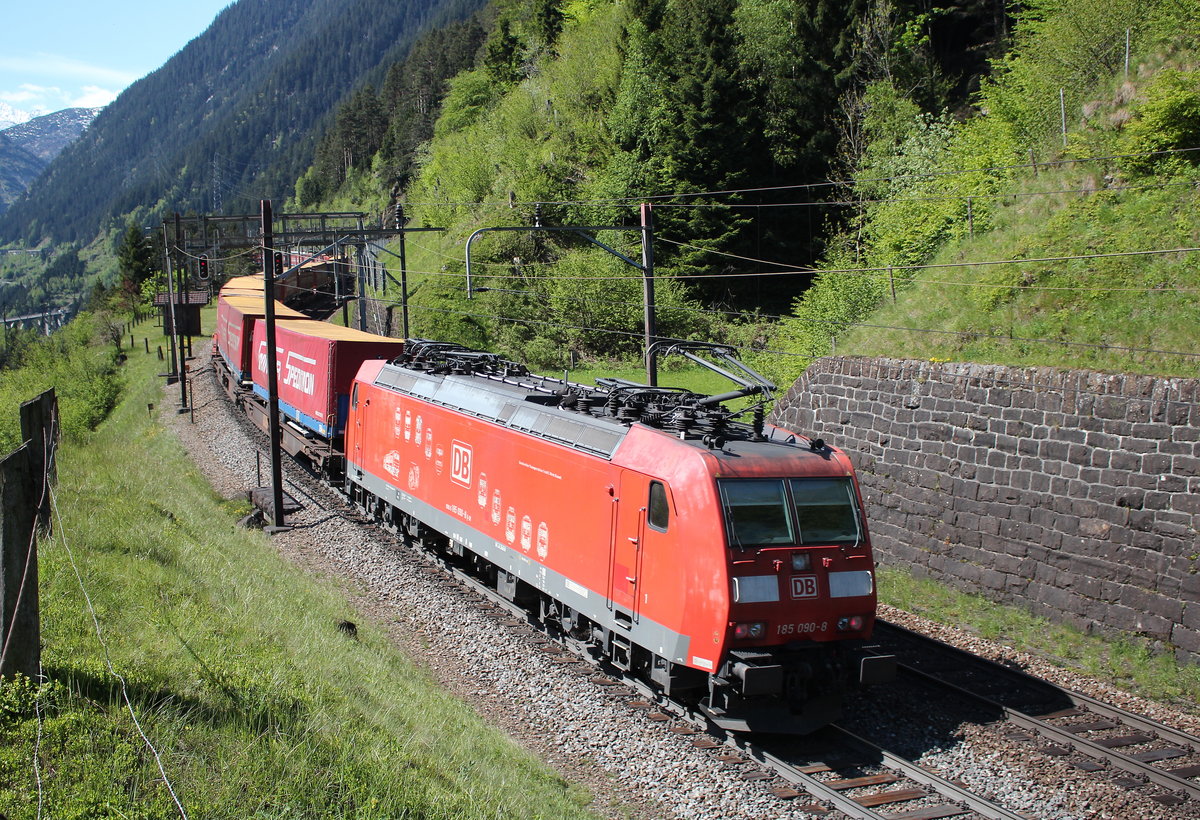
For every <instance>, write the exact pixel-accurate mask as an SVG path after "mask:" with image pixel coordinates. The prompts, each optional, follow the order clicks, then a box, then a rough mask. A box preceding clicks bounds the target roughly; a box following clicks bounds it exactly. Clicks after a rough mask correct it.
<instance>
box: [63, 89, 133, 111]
mask: <svg viewBox="0 0 1200 820" xmlns="http://www.w3.org/2000/svg"><path fill="white" fill-rule="evenodd" d="M120 93H121V92H119V91H109V90H108V89H107V88H100V87H99V86H95V85H85V86H84V87H83V93H82V94H81V95H80V96H78V97H76V98H75V99H73V100H71V104H70V107H71V108H103V107H104V106H106V105H108V104H109V103H110V102H112V101H113V100H115V99H116V98H117V95H118V94H120Z"/></svg>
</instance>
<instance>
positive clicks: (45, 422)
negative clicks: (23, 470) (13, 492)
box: [21, 387, 58, 528]
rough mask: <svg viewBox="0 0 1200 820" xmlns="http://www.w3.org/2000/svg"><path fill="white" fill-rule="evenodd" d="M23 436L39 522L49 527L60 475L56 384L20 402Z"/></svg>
mask: <svg viewBox="0 0 1200 820" xmlns="http://www.w3.org/2000/svg"><path fill="white" fill-rule="evenodd" d="M21 438H22V440H24V441H25V442H26V443H28V444H29V458H30V461H31V464H32V468H33V481H34V484H35V486H34V488H33V503H34V505H35V506H36V507H37V513H38V523H39V524H40V525H41V526H43V527H46V528H49V526H50V493H49V487H50V485H51V484H53V483H54V480H55V477H56V476H57V475H58V470H57V467H56V466H55V459H54V455H55V453H56V451H57V449H58V399H57V397H56V396H55V393H54V388H53V387H52V388H50V389H49V390H47V391H46V392H45V393H42V395H40V396H38V397H37V398H34V399H30V400H29V401H27V402H25V403H24V404H22V405H21Z"/></svg>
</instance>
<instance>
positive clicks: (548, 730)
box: [162, 350, 1200, 820]
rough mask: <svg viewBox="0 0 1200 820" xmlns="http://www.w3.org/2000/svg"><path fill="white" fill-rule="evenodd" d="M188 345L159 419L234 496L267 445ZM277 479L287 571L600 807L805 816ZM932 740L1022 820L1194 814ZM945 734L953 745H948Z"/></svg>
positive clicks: (1030, 763)
mask: <svg viewBox="0 0 1200 820" xmlns="http://www.w3.org/2000/svg"><path fill="white" fill-rule="evenodd" d="M197 352H198V354H199V355H197V357H196V360H195V361H194V362H193V363H192V370H193V373H194V376H193V382H192V385H191V387H192V401H193V403H194V406H195V408H196V409H195V412H194V414H193V415H194V422H193V421H191V419H192V417H193V415H189V414H177V413H175V412H174V407H173V406H172V402H171V401H170V398H168V399H167V401H166V404H167V405H168V406H167V407H165V408H164V409H163V410H162V413H163V418H164V419H165V420H166V421H167V422H168V423H169V424H170V425H171V426H172V427H173V429H174V430H175V431H176V433H177V434H178V436H179V438H180V440H181V442H182V443H183V445H184V447H185V448H186V449H187V450H188V452H189V453H190V454H191V455H192V457H193V459H194V460H195V461H196V463H197V465H198V467H199V468H200V470H201V471H202V472H203V473H204V474H205V475H206V476H207V477H208V479H209V480H210V481H211V483H212V484H213V486H214V488H215V489H216V491H217V492H218V493H220V494H221V495H222V496H225V497H227V498H245V497H246V493H247V491H248V490H249V489H251V488H252V487H253V486H255V485H256V484H257V477H256V465H255V457H254V453H255V450H259V451H264V452H265V449H266V441H265V436H263V435H262V434H261V433H260V432H259V431H257V430H256V429H254V428H253V427H252V426H251V425H250V424H249V423H248V422H247V421H246V420H245V418H244V417H242V416H241V415H240V414H238V413H237V412H236V411H235V410H234V408H233V407H232V405H231V403H230V402H229V401H228V400H227V398H226V396H225V394H224V392H223V391H222V390H221V389H220V388H219V386H218V384H217V381H216V378H215V376H214V373H213V370H212V367H211V364H210V362H209V361H208V358H209V354H208V351H207V350H205V351H203V352H201V351H199V350H198V351H197ZM263 463H264V464H266V463H267V460H266V459H265V458H264V459H263ZM285 484H286V485H287V492H288V493H289V494H290V495H292V496H293V497H294V498H296V500H298V501H299V502H300V503H301V504H303V505H304V508H303V509H302V510H301V511H300V512H299V513H296V514H294V515H293V516H291V517H290V520H289V522H288V523H289V524H291V525H293V527H294V529H292V530H290V531H288V532H283V533H278V534H275V535H273V536H272V539H273V540H272V543H273V544H274V545H275V546H276V548H277V549H278V550H279V551H280V552H281V553H282V554H283V555H285V556H286V557H287V558H289V559H290V560H291V561H292V562H294V563H295V564H297V565H299V566H302V567H304V568H305V569H307V570H309V571H311V572H313V573H314V574H317V575H320V576H323V577H326V578H332V579H334V580H335V582H338V583H339V586H340V587H341V588H342V589H343V590H345V592H346V595H347V598H348V600H349V601H350V603H351V605H352V606H353V607H354V608H355V610H356V611H357V612H359V614H360V617H361V618H362V619H363V620H364V621H369V622H372V623H374V624H376V625H378V626H380V627H381V628H382V629H384V630H385V631H386V632H387V634H388V635H389V636H390V637H391V638H392V640H393V641H394V642H395V644H396V645H397V647H398V648H399V649H400V650H401V651H404V652H406V653H408V654H409V655H410V656H411V657H413V658H414V659H415V660H416V661H417V662H418V663H420V664H422V665H424V666H425V667H426V668H428V669H429V670H430V671H431V672H432V673H433V674H434V675H435V676H436V677H437V679H438V680H439V681H440V682H441V683H442V685H444V686H446V687H447V688H449V689H450V690H451V691H453V692H454V693H455V694H456V695H458V696H459V697H461V698H462V699H463V700H465V701H466V702H467V703H469V704H470V705H471V706H472V707H473V708H474V709H475V710H476V711H477V712H478V713H480V714H481V715H482V716H483V717H484V718H485V719H486V720H487V721H488V722H490V723H492V724H494V725H496V726H498V727H499V728H501V729H503V730H504V731H506V732H508V733H509V734H510V735H511V736H512V737H514V738H515V739H516V740H517V741H518V742H520V743H521V744H522V745H524V746H526V747H527V748H529V749H531V750H533V751H534V752H535V753H537V754H538V755H540V756H541V757H542V758H543V759H544V760H546V761H547V762H548V763H549V764H550V765H552V766H553V767H555V768H556V769H557V770H558V771H559V772H560V773H561V774H562V775H563V776H564V777H566V778H567V779H569V780H572V781H574V782H577V783H581V784H583V785H585V786H587V787H588V788H590V789H591V790H592V793H593V794H594V795H595V798H596V801H595V809H596V810H597V812H599V813H601V814H603V815H606V816H610V817H621V818H627V817H638V818H659V817H678V818H687V820H708V818H764V817H772V818H776V817H777V818H792V817H809V816H812V815H810V814H808V813H807V812H804V811H803V810H802V809H801V807H802V806H803V805H804V804H807V803H809V802H810V801H809V800H807V799H805V798H803V797H801V798H798V799H795V800H791V801H787V800H781V799H779V798H777V797H775V796H774V795H772V794H770V793H769V792H768V791H767V786H769V785H772V781H770V780H767V781H761V782H747V781H745V780H743V779H741V777H740V774H741V773H742V772H744V771H745V769H744V768H741V767H737V766H722V765H720V764H718V763H716V762H715V761H714V753H713V752H711V751H704V750H700V749H696V748H694V747H693V746H692V743H691V741H692V738H689V737H686V736H679V735H675V734H672V733H671V732H669V731H668V729H667V725H665V724H663V723H659V722H654V721H652V720H650V719H649V718H648V717H647V716H646V714H645V712H644V711H639V710H635V709H631V708H630V707H629V706H628V705H627V703H628V699H627V698H624V697H620V696H617V695H613V694H610V693H606V691H605V690H604V689H603V688H602V687H600V686H597V685H596V684H594V683H592V682H591V681H590V680H589V677H591V676H592V675H594V674H595V673H594V671H593V670H591V669H590V668H589V667H587V666H586V665H584V664H573V663H562V662H560V661H556V660H555V659H554V657H553V655H552V654H551V653H549V652H546V651H544V649H542V648H539V647H538V646H536V645H535V644H534V642H531V641H530V640H529V638H528V637H523V636H522V635H520V634H519V630H514V629H513V628H512V627H510V626H507V625H505V624H504V623H502V618H501V616H499V615H498V614H496V613H495V612H494V611H492V610H491V609H490V608H489V607H484V606H481V605H480V601H481V599H480V598H478V597H477V596H475V595H473V594H467V593H464V592H463V590H462V588H461V587H460V586H459V585H458V584H457V583H455V582H453V581H452V580H450V579H448V578H446V577H444V576H438V575H431V574H430V573H429V572H428V571H427V567H428V564H427V563H425V562H424V560H423V559H422V558H420V557H419V556H417V555H415V554H414V553H413V552H411V551H409V550H408V548H406V547H404V546H403V545H402V544H400V543H399V541H398V539H396V538H394V537H392V536H391V535H389V534H388V533H386V532H384V531H382V530H380V529H378V528H376V527H374V526H372V525H369V524H367V523H364V522H362V521H361V520H360V518H359V516H358V515H357V514H355V513H354V512H352V511H351V510H349V509H347V508H346V507H345V505H344V503H343V502H342V501H341V499H340V498H339V497H338V496H337V495H336V494H334V493H332V492H330V491H328V490H327V489H324V488H321V487H318V486H315V485H314V483H313V481H312V480H311V478H310V477H308V476H307V474H305V473H303V472H302V471H300V470H297V469H296V468H295V467H294V466H291V465H287V464H285ZM883 614H884V616H885V617H887V618H888V619H889V620H893V621H895V622H896V623H899V624H901V625H904V626H908V627H909V628H913V629H917V630H920V631H926V632H928V633H930V634H933V635H934V636H935V637H938V638H939V639H941V640H944V641H946V642H948V643H953V644H955V645H959V646H962V647H963V648H966V649H969V650H971V651H976V652H981V654H983V653H987V652H992V653H1003V651H1005V650H1004V648H1003V647H996V646H982V644H983V643H984V642H981V641H978V639H972V638H971V637H970V636H968V635H965V634H964V633H961V632H960V631H958V630H951V629H949V628H947V627H942V626H939V625H936V624H931V623H929V622H925V621H923V620H921V619H917V618H915V617H914V616H909V615H907V613H903V612H899V611H896V610H891V609H887V608H885V611H884V613H883ZM330 628H331V629H334V628H336V625H334V624H331V625H330ZM1008 651H1009V652H1011V650H1008ZM988 656H989V657H992V655H988ZM1022 662H1027V663H1028V664H1029V668H1030V669H1031V671H1033V672H1034V673H1035V674H1038V675H1040V676H1042V677H1045V678H1046V679H1047V680H1050V681H1052V682H1055V683H1061V684H1063V685H1069V686H1071V687H1072V688H1075V689H1077V690H1079V691H1084V692H1085V693H1086V694H1089V695H1092V696H1093V697H1097V698H1100V699H1103V700H1108V701H1110V702H1114V703H1116V704H1117V705H1122V706H1125V707H1126V708H1136V709H1137V711H1140V712H1143V713H1144V714H1148V715H1149V716H1151V717H1153V718H1155V719H1156V720H1160V721H1162V722H1164V723H1168V724H1171V725H1176V726H1178V727H1179V728H1182V729H1184V730H1186V731H1191V732H1196V731H1198V729H1200V721H1197V720H1196V719H1195V718H1192V717H1190V716H1187V715H1181V714H1178V713H1175V712H1173V710H1168V709H1166V708H1165V707H1161V706H1159V705H1157V704H1149V703H1145V702H1142V701H1137V700H1136V699H1131V698H1130V696H1127V695H1125V694H1124V693H1120V692H1117V691H1115V690H1111V689H1110V688H1108V687H1104V686H1101V685H1096V684H1095V682H1089V681H1088V680H1087V679H1082V678H1079V677H1078V676H1074V675H1068V674H1067V673H1064V672H1062V671H1061V670H1057V669H1056V668H1055V667H1052V666H1050V665H1048V664H1043V663H1039V662H1037V661H1036V659H1031V658H1030V659H1026V658H1022ZM1131 702H1132V703H1134V704H1135V705H1134V706H1132V707H1131V706H1130V703H1131ZM929 708H931V707H930V706H929V704H923V705H922V704H913V703H909V702H906V701H905V699H904V694H903V692H902V691H897V692H895V693H892V694H890V695H889V694H887V693H879V695H878V696H877V697H873V696H872V694H871V693H867V694H865V695H862V696H858V697H855V698H852V699H851V700H850V701H849V702H848V706H847V711H848V712H852V713H853V716H854V718H853V719H854V722H855V724H856V728H857V729H859V730H862V729H863V728H864V727H866V728H870V727H872V726H873V727H874V730H875V731H878V732H880V733H881V736H884V735H886V733H889V732H891V733H902V732H915V733H920V732H923V731H928V730H929V727H930V726H931V725H932V724H933V723H934V722H935V721H936V720H937V719H936V718H935V717H931V716H929V715H927V714H924V713H923V711H922V710H924V709H929ZM937 736H938V737H939V738H940V740H939V744H940V745H939V748H936V749H933V748H931V749H928V750H927V751H925V753H924V756H923V757H922V760H921V762H922V763H923V764H925V765H927V766H929V767H932V768H935V769H936V770H937V771H938V772H939V773H940V774H942V775H943V776H945V777H949V778H953V779H958V780H961V781H963V782H964V783H965V784H966V785H967V786H968V787H970V788H972V789H977V790H979V791H981V792H984V793H986V794H988V795H989V796H992V797H993V798H998V799H1001V800H1002V801H1003V802H1004V803H1005V804H1006V805H1007V806H1008V807H1009V808H1010V810H1012V811H1016V812H1020V813H1023V814H1025V815H1026V816H1029V817H1034V818H1046V820H1084V818H1114V820H1115V818H1128V817H1139V818H1146V819H1147V820H1151V819H1152V818H1162V820H1176V818H1182V817H1186V816H1191V815H1188V814H1182V813H1180V810H1179V809H1166V808H1164V807H1162V806H1160V805H1159V804H1157V803H1155V802H1152V801H1149V800H1148V799H1146V798H1145V797H1143V796H1141V795H1138V794H1136V793H1131V792H1126V791H1124V790H1123V789H1120V788H1118V787H1116V786H1113V785H1111V784H1108V783H1105V782H1103V781H1101V780H1100V779H1098V778H1097V777H1096V776H1094V775H1084V774H1083V773H1082V772H1079V771H1078V770H1075V769H1073V768H1072V767H1070V766H1068V765H1066V764H1065V763H1062V762H1060V761H1058V760H1055V759H1052V758H1049V757H1046V756H1043V755H1039V754H1037V753H1035V752H1033V751H1032V749H1031V748H1030V746H1028V745H1022V744H1020V743H1018V742H1015V741H1012V740H1009V739H1006V738H1005V737H1003V736H1002V734H1001V733H1000V731H999V730H998V729H997V728H995V727H989V726H979V725H962V726H942V727H938V731H937ZM947 737H952V738H954V742H953V743H951V744H949V745H946V742H945V738H947ZM776 784H777V781H776ZM896 810H897V811H898V810H900V809H899V808H897V809H896Z"/></svg>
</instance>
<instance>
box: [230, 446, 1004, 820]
mask: <svg viewBox="0 0 1200 820" xmlns="http://www.w3.org/2000/svg"><path fill="white" fill-rule="evenodd" d="M251 429H253V428H251ZM291 472H292V477H291V481H292V482H294V483H293V484H292V488H293V490H294V491H297V494H298V495H300V496H301V497H303V500H304V503H305V505H306V506H313V507H317V508H318V509H321V510H323V511H324V514H325V515H326V517H330V516H335V517H340V518H346V519H354V520H362V521H364V522H365V521H366V518H367V516H365V515H359V514H357V513H356V512H351V510H352V509H354V508H353V507H351V508H350V509H338V508H339V507H341V505H340V504H337V503H334V504H333V505H330V504H329V503H328V502H327V501H326V502H322V501H320V500H319V499H321V498H322V497H325V496H326V494H327V492H328V491H329V490H330V488H329V487H328V486H327V485H323V484H321V483H320V482H319V481H317V480H316V478H315V477H314V476H312V475H311V474H309V473H305V472H303V471H291ZM297 473H302V474H297ZM337 495H338V496H339V497H340V499H341V501H343V502H345V501H347V499H345V497H344V496H341V494H340V493H338V494H337ZM385 529H388V528H385ZM393 534H395V533H393ZM397 540H398V541H399V540H401V539H397ZM397 546H399V545H397ZM415 554H417V555H421V556H424V558H423V559H422V560H424V561H426V562H427V567H426V571H427V572H428V573H429V574H430V576H431V577H433V576H438V575H441V576H443V577H448V578H453V579H454V580H455V581H457V582H458V583H457V584H450V586H455V587H458V588H460V589H461V590H462V592H463V594H464V595H465V596H474V595H482V596H484V598H486V602H485V600H484V599H482V598H481V599H477V600H478V602H477V603H471V604H468V605H469V606H470V607H471V608H476V609H480V610H492V611H494V613H495V617H496V619H497V620H498V621H499V622H500V623H501V624H504V625H505V626H507V628H508V629H510V630H511V631H512V632H514V633H516V634H518V635H520V636H521V637H522V638H523V639H524V640H526V641H527V642H528V643H529V644H531V645H533V646H534V648H535V650H536V651H538V652H540V653H543V654H544V655H545V656H546V657H547V658H548V659H549V660H550V661H551V662H552V663H555V664H561V665H563V666H564V667H567V668H571V669H573V670H575V672H576V674H577V675H578V676H579V678H582V679H583V680H590V681H591V682H592V683H593V684H594V685H596V686H597V687H598V688H599V689H600V690H601V691H602V692H604V693H605V694H604V695H603V697H606V698H609V699H612V700H614V701H615V702H618V703H623V704H624V705H625V707H626V708H628V709H630V710H631V711H634V712H640V713H642V714H643V715H644V716H645V717H646V718H647V719H648V720H649V721H652V722H658V723H661V724H662V726H663V732H664V734H665V733H668V732H669V733H672V734H674V735H678V736H682V737H684V738H686V739H687V741H689V742H690V743H691V744H692V745H693V746H694V747H695V748H697V749H699V750H703V751H706V752H707V753H708V756H709V757H710V759H711V762H712V765H713V766H714V767H716V768H720V769H723V770H724V771H725V772H726V774H728V775H732V776H733V777H736V778H739V779H741V780H743V781H747V782H748V783H750V784H758V783H761V788H762V790H763V793H764V794H766V795H773V796H774V798H775V799H778V800H779V801H780V804H779V805H780V807H781V812H780V813H788V814H789V816H791V815H792V814H794V813H795V812H796V811H800V812H804V813H805V814H806V815H809V816H830V817H855V818H883V819H884V820H936V819H937V818H943V817H961V818H975V817H988V818H991V817H998V818H1021V817H1022V815H1020V814H1017V813H1014V812H1012V811H1010V810H1007V809H1005V808H1004V807H1003V806H1000V805H998V804H996V803H994V802H992V801H990V800H987V799H986V798H985V797H983V796H980V795H978V794H974V793H972V792H971V791H970V790H968V789H966V788H964V787H963V786H962V785H961V784H956V783H954V782H951V781H950V780H947V779H945V778H943V777H940V776H939V775H937V774H936V773H934V772H930V771H928V770H926V769H923V768H921V767H920V766H918V765H916V764H914V763H912V762H911V761H908V760H905V759H904V758H903V757H900V756H898V755H895V754H891V753H889V752H888V751H886V750H884V749H882V748H879V747H878V746H872V745H871V744H869V743H867V742H866V741H864V740H862V739H860V738H854V737H852V736H850V735H849V734H848V733H846V732H844V731H841V730H837V729H831V730H827V731H826V732H824V733H822V734H821V735H819V742H820V743H821V744H822V745H821V747H819V749H818V750H817V751H816V752H815V753H812V754H809V755H807V756H797V755H796V754H794V753H793V752H792V751H790V750H789V749H788V748H787V747H786V745H780V746H773V745H769V744H767V743H764V742H762V740H761V739H758V740H753V739H752V740H749V741H747V740H745V739H743V738H740V737H738V736H733V735H728V734H726V733H723V732H721V731H720V730H718V729H715V728H714V727H712V726H711V724H709V723H708V722H707V721H706V720H705V719H704V717H703V716H701V715H699V714H696V713H694V712H692V711H691V710H689V709H688V708H687V707H686V706H683V705H681V704H672V703H669V702H667V701H666V700H664V699H662V698H661V697H659V696H658V695H657V693H656V692H654V691H652V690H651V689H650V688H649V687H647V686H646V685H645V684H643V683H642V682H640V681H638V680H635V679H631V678H626V677H624V676H623V675H622V674H621V673H620V671H619V670H615V669H613V668H611V667H607V668H602V667H597V666H595V665H594V659H593V658H591V656H590V655H589V654H588V653H587V652H586V650H585V649H584V648H583V647H582V646H579V645H576V646H572V645H571V644H572V643H573V642H571V641H569V640H566V641H558V640H557V638H558V637H559V636H558V635H557V633H556V632H554V631H553V630H551V631H547V630H545V629H544V628H543V627H542V626H541V625H540V624H539V623H537V621H536V618H534V617H533V616H532V615H531V614H530V613H528V612H525V611H524V610H522V609H520V608H518V607H515V606H513V605H512V604H511V603H510V602H509V601H507V600H505V599H504V598H502V597H500V596H498V595H497V594H496V593H495V591H494V590H492V589H490V588H489V587H488V586H487V585H486V584H483V583H481V582H480V581H479V580H478V579H476V578H475V577H474V576H472V575H471V574H470V573H468V572H467V571H465V570H464V569H463V568H462V567H460V566H457V565H456V564H455V563H454V560H453V559H452V558H449V557H448V556H442V555H440V554H439V555H437V556H431V555H430V554H429V553H427V552H425V551H422V550H416V551H415ZM806 801H807V802H806ZM785 805H786V806H787V807H788V808H787V810H786V811H785V810H783V807H784V806H785Z"/></svg>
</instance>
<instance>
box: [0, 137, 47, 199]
mask: <svg viewBox="0 0 1200 820" xmlns="http://www.w3.org/2000/svg"><path fill="white" fill-rule="evenodd" d="M45 167H46V164H45V163H44V162H42V161H41V160H39V159H38V158H37V157H36V156H34V155H33V154H31V153H30V152H29V151H27V150H26V149H25V148H22V147H21V146H20V145H18V144H17V143H15V142H13V141H12V140H11V139H9V138H8V137H7V136H5V134H4V132H3V131H0V213H3V211H4V209H5V208H7V207H8V206H9V203H11V202H12V201H13V200H14V199H16V198H17V197H18V196H20V195H21V194H22V193H23V192H24V191H25V190H26V189H27V188H28V187H29V183H31V182H33V180H35V179H37V175H38V174H40V173H41V172H42V169H43V168H45Z"/></svg>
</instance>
